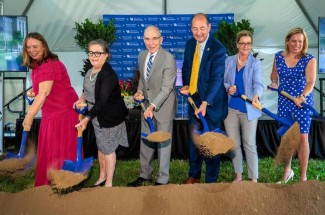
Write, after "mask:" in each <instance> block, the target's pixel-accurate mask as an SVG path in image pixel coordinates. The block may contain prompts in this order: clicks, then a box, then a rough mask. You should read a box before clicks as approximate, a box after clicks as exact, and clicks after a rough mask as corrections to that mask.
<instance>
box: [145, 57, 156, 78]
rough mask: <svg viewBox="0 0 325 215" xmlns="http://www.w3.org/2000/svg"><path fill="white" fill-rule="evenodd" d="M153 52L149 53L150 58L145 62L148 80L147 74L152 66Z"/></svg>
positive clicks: (147, 76) (147, 75)
mask: <svg viewBox="0 0 325 215" xmlns="http://www.w3.org/2000/svg"><path fill="white" fill-rule="evenodd" d="M153 56H154V55H153V54H151V55H150V58H149V60H148V63H147V71H146V80H147V81H148V79H149V74H150V70H151V67H152V58H153Z"/></svg>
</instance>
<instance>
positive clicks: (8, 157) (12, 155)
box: [5, 152, 24, 159]
mask: <svg viewBox="0 0 325 215" xmlns="http://www.w3.org/2000/svg"><path fill="white" fill-rule="evenodd" d="M23 157H24V156H20V155H18V154H15V153H12V152H7V154H6V157H5V159H11V158H23Z"/></svg>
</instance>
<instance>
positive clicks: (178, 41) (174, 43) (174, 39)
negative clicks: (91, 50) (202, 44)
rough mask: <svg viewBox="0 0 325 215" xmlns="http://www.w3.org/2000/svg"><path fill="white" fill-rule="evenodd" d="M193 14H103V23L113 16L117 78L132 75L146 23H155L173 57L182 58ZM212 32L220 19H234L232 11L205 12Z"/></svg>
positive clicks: (113, 49)
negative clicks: (222, 12) (225, 12)
mask: <svg viewBox="0 0 325 215" xmlns="http://www.w3.org/2000/svg"><path fill="white" fill-rule="evenodd" d="M192 16H193V15H192V14H173V15H103V21H104V23H105V24H107V23H108V22H109V20H111V19H113V20H114V25H115V27H116V30H117V31H116V36H117V40H116V41H115V42H114V43H113V44H112V45H111V47H110V51H111V55H112V58H111V60H110V63H111V65H112V67H113V68H114V70H115V72H116V73H117V74H118V76H119V78H120V79H128V78H131V77H133V71H134V68H136V67H138V62H137V57H138V54H139V52H140V51H142V50H144V49H145V45H144V41H143V31H144V29H145V28H146V27H147V26H148V25H155V26H157V27H158V28H159V29H160V31H161V34H162V37H163V44H162V46H163V47H164V48H165V49H167V50H168V51H170V52H171V53H172V54H173V55H174V56H175V58H176V60H183V52H184V48H185V43H186V41H187V40H188V39H189V38H191V37H192V33H191V18H192ZM208 16H209V21H210V23H211V28H212V29H211V33H214V32H215V31H216V30H217V28H218V24H219V22H220V21H221V20H225V21H226V22H228V23H232V22H234V14H233V13H229V14H208Z"/></svg>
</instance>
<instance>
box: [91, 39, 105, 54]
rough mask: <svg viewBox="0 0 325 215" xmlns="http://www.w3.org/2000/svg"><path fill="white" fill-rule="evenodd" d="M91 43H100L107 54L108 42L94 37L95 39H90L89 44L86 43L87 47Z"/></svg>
mask: <svg viewBox="0 0 325 215" xmlns="http://www.w3.org/2000/svg"><path fill="white" fill-rule="evenodd" d="M92 45H100V46H101V47H102V48H103V51H104V52H106V53H107V54H108V55H109V47H108V43H107V42H106V41H105V40H103V39H96V40H92V41H90V42H89V44H88V49H89V47H90V46H92Z"/></svg>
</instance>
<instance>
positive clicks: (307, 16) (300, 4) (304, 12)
mask: <svg viewBox="0 0 325 215" xmlns="http://www.w3.org/2000/svg"><path fill="white" fill-rule="evenodd" d="M296 3H297V4H298V6H299V8H300V10H301V11H302V13H303V14H304V15H305V17H306V18H307V21H308V22H309V24H310V25H311V26H312V27H313V29H314V31H315V33H316V34H318V30H317V27H316V25H315V24H314V22H313V20H312V19H311V18H310V16H309V13H307V11H306V8H305V7H304V5H303V4H302V3H301V1H300V0H296Z"/></svg>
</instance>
